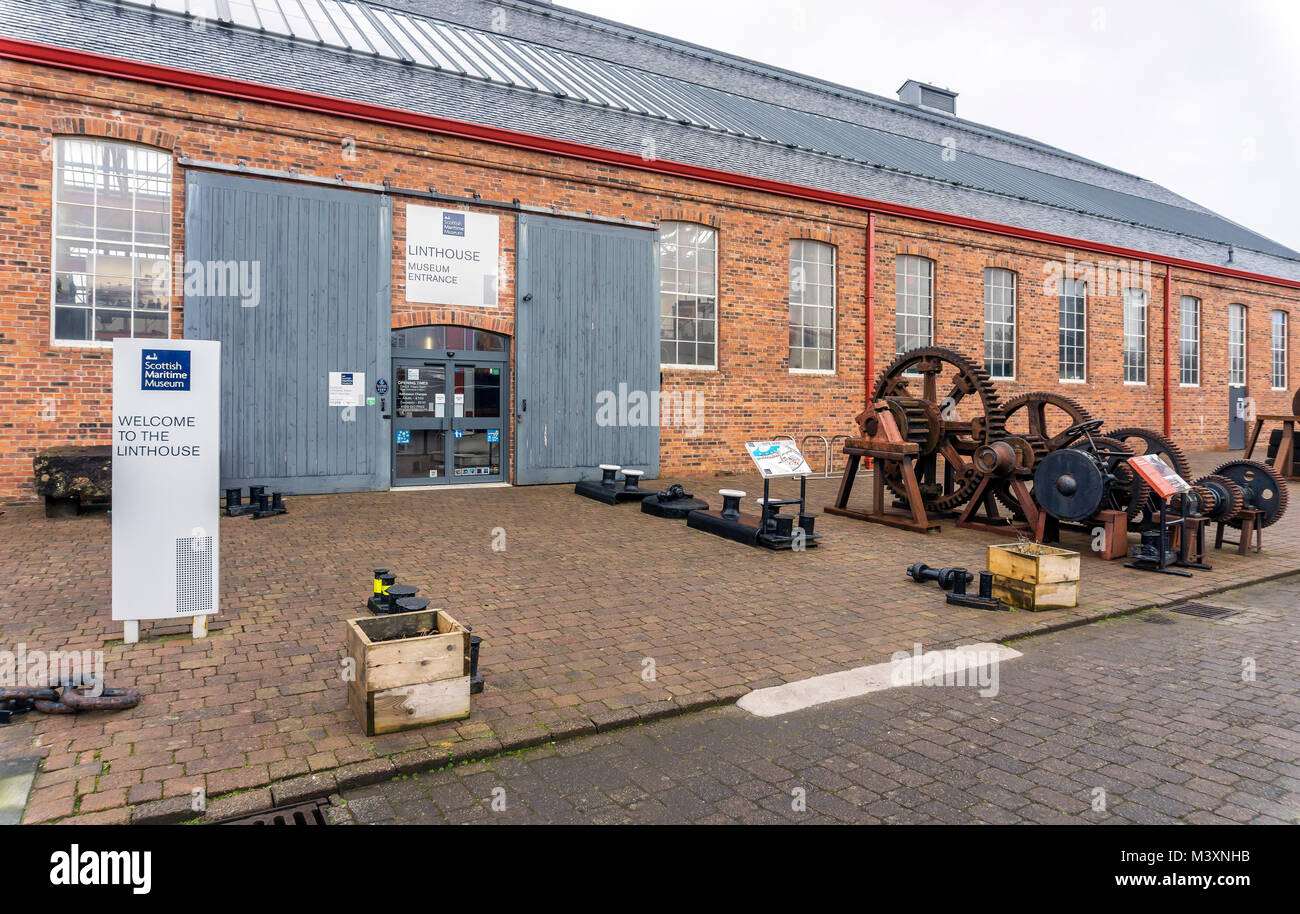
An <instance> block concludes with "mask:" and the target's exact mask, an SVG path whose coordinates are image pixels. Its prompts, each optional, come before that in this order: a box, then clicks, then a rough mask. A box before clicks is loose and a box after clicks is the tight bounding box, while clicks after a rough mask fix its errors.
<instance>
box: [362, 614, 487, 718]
mask: <svg viewBox="0 0 1300 914" xmlns="http://www.w3.org/2000/svg"><path fill="white" fill-rule="evenodd" d="M347 626H348V635H347V651H348V656H349V657H351V658H352V660H353V662H354V663H355V670H356V679H355V680H354V681H352V682H349V683H348V704H349V705H350V706H351V707H352V713H354V714H355V715H356V716H357V720H358V721H360V722H361V726H362V727H364V728H365V731H366V735H367V736H376V735H378V734H380V733H392V732H393V731H394V730H406V729H409V728H411V727H420V726H423V725H425V724H436V723H438V722H439V721H444V720H461V719H463V718H466V717H469V632H468V631H467V630H466V629H465V626H463V625H461V624H460V623H459V622H457V621H456V620H455V619H453V618H452V617H451V616H449V615H447V614H446V613H445V612H443V611H442V610H433V609H427V610H423V611H421V612H413V613H396V614H394V615H391V616H363V617H362V618H360V619H349V620H348V622H347Z"/></svg>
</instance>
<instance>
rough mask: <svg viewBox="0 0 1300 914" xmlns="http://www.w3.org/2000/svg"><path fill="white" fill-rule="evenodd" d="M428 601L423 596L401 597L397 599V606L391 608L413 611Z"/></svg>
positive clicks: (422, 607) (403, 611)
mask: <svg viewBox="0 0 1300 914" xmlns="http://www.w3.org/2000/svg"><path fill="white" fill-rule="evenodd" d="M428 605H429V601H428V600H426V599H425V598H424V597H402V598H401V599H400V600H398V601H397V606H396V608H395V609H394V610H393V611H394V612H399V613H415V612H419V611H420V610H422V609H424V608H426V607H427V606H428Z"/></svg>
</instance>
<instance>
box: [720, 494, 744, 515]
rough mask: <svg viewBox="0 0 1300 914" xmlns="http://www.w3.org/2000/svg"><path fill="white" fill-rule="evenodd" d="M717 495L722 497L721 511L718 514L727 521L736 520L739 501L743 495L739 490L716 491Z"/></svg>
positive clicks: (738, 512) (738, 513)
mask: <svg viewBox="0 0 1300 914" xmlns="http://www.w3.org/2000/svg"><path fill="white" fill-rule="evenodd" d="M718 494H719V495H721V496H722V510H721V511H719V512H718V513H719V514H721V515H722V516H723V517H725V518H726V519H727V520H736V519H738V518H739V517H740V500H741V499H742V498H744V497H745V493H744V492H742V491H740V490H739V489H718Z"/></svg>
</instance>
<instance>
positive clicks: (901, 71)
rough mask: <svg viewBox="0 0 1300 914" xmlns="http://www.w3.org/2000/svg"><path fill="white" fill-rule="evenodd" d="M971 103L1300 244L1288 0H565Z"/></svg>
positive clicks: (1297, 75) (1293, 1) (1295, 28)
mask: <svg viewBox="0 0 1300 914" xmlns="http://www.w3.org/2000/svg"><path fill="white" fill-rule="evenodd" d="M559 5H562V6H569V7H572V8H574V9H581V10H585V11H587V12H590V13H595V14H596V15H599V16H604V17H606V18H608V19H614V20H616V21H619V22H625V23H628V24H631V25H637V26H640V27H642V28H647V29H651V30H653V31H657V32H661V33H664V34H668V35H671V36H673V37H675V38H681V39H685V40H687V41H692V42H695V43H697V44H702V45H705V46H707V47H710V48H717V49H720V50H724V51H729V52H731V53H735V54H741V55H743V56H745V57H749V58H753V59H755V60H759V61H762V62H764V63H769V64H774V65H776V66H780V67H785V68H787V69H790V70H795V71H798V72H801V73H807V74H810V75H812V76H817V77H821V78H823V79H829V80H831V81H833V82H838V83H843V84H845V85H848V86H852V87H854V88H856V89H863V90H865V91H868V92H874V93H876V94H877V95H884V96H888V97H891V98H895V97H897V96H896V92H897V90H898V87H899V86H900V85H902V83H903V81H904V80H906V79H918V80H921V81H922V82H929V83H933V84H935V85H938V86H944V87H946V88H949V89H952V90H954V91H956V92H958V93H960V94H959V95H958V98H957V113H958V114H959V115H960V116H961V117H964V118H967V119H969V120H973V121H976V122H979V123H983V124H989V125H991V126H995V127H998V128H1001V129H1003V130H1010V131H1013V132H1015V133H1020V134H1024V135H1026V136H1029V137H1033V138H1034V139H1036V140H1040V141H1042V142H1045V143H1050V144H1051V145H1053V146H1058V147H1060V148H1062V149H1065V150H1068V151H1069V152H1073V153H1076V154H1078V155H1082V156H1086V157H1087V158H1090V159H1094V160H1096V161H1098V162H1101V163H1103V164H1105V165H1109V166H1111V167H1113V168H1119V169H1121V170H1123V171H1128V172H1132V173H1133V174H1136V175H1140V176H1141V177H1144V178H1148V179H1150V180H1152V181H1155V182H1156V183H1157V184H1162V185H1164V186H1165V187H1167V188H1169V189H1170V190H1172V191H1174V192H1175V193H1178V194H1181V195H1182V196H1184V197H1187V198H1188V199H1190V200H1194V201H1195V202H1197V203H1200V204H1201V205H1203V206H1206V207H1209V208H1210V209H1212V210H1214V211H1215V212H1217V213H1219V214H1220V215H1223V216H1226V217H1227V218H1229V219H1232V220H1235V221H1236V222H1240V223H1241V224H1243V225H1245V226H1247V227H1248V228H1250V229H1253V230H1255V231H1257V232H1259V233H1261V234H1263V235H1266V236H1268V237H1270V238H1272V239H1274V240H1275V241H1279V242H1281V243H1283V244H1285V245H1287V246H1288V247H1291V248H1293V249H1296V250H1300V170H1298V166H1300V156H1298V153H1300V2H1297V0H1242V2H1237V3H1215V2H1206V0H1183V2H1173V0H1167V2H1166V0H1151V2H1125V3H1117V2H1098V0H1078V2H1076V0H1040V2H1033V0H1003V2H983V3H980V2H958V0H946V2H940V0H905V2H900V0H890V2H882V0H802V2H798V0H790V2H779V0H635V2H634V0H560V4H559Z"/></svg>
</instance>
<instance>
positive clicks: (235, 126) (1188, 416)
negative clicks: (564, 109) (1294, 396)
mask: <svg viewBox="0 0 1300 914" xmlns="http://www.w3.org/2000/svg"><path fill="white" fill-rule="evenodd" d="M0 101H3V107H2V108H0V122H2V123H3V128H4V130H5V135H6V137H8V138H9V139H7V142H6V148H5V155H4V156H3V157H0V180H2V181H3V182H4V186H5V187H6V188H8V189H10V191H9V192H8V193H7V194H6V197H5V200H4V202H3V204H0V288H3V289H4V299H3V301H2V302H0V385H3V388H4V390H5V394H6V395H5V397H4V400H3V403H0V429H2V432H0V434H2V435H3V438H2V439H0V440H2V442H3V447H2V448H0V500H5V501H15V500H23V499H27V498H30V497H31V491H32V489H31V460H32V457H33V455H34V454H35V453H36V451H37V450H39V449H41V448H44V447H49V446H52V445H56V444H81V443H106V442H107V441H108V429H109V418H110V417H109V387H110V379H109V372H110V362H111V358H110V352H109V350H107V349H95V348H73V347H62V346H60V347H54V346H51V344H50V299H51V291H50V283H51V279H50V267H51V264H50V254H51V240H50V222H51V185H52V165H51V156H50V150H51V143H52V137H53V136H55V135H56V134H60V133H71V134H77V133H90V134H99V135H108V136H120V137H125V138H129V139H132V140H133V141H138V142H143V143H147V144H151V145H158V146H163V147H165V148H170V149H173V151H174V153H175V154H176V155H177V156H188V157H191V158H194V159H203V160H213V161H220V162H225V163H231V164H237V163H242V164H245V165H248V166H253V167H262V168H271V169H277V170H287V169H290V168H293V169H296V170H297V171H298V172H299V173H303V174H311V175H318V176H326V177H335V176H342V177H344V178H347V179H351V180H358V181H364V182H369V183H374V184H379V183H382V182H384V181H385V180H387V181H388V182H389V183H390V184H391V185H392V186H394V187H404V188H427V187H430V186H432V187H434V188H436V189H437V190H438V191H439V192H441V193H446V194H452V195H465V196H469V195H472V194H473V193H478V194H480V195H481V196H482V197H483V198H485V199H489V200H492V199H495V200H511V199H515V198H517V199H519V200H521V201H522V202H523V203H525V204H529V205H536V206H546V207H550V206H556V207H558V208H560V209H562V210H567V211H574V212H584V211H590V212H592V213H595V214H597V215H600V216H606V217H627V218H629V219H633V220H637V221H654V220H657V219H682V220H688V221H697V222H703V223H710V224H714V225H716V227H717V228H718V232H719V240H718V275H719V298H718V313H719V328H718V357H719V369H718V370H717V371H690V370H667V371H665V372H664V384H663V388H664V392H665V395H671V394H673V393H674V392H676V393H687V394H694V393H695V392H699V393H701V394H702V395H703V397H704V406H705V421H704V429H703V433H702V434H699V435H696V434H694V433H693V430H691V429H683V428H678V427H665V428H664V429H663V430H662V454H661V462H662V468H663V471H664V473H665V474H669V475H671V474H673V473H678V472H681V471H685V470H691V469H697V468H700V467H707V468H709V469H746V468H747V467H748V461H747V459H746V458H745V457H744V456H743V452H742V451H741V444H742V443H743V441H744V440H745V439H746V438H748V437H754V436H757V435H766V434H778V433H789V434H793V435H795V436H796V437H801V436H802V435H803V434H805V433H809V432H821V433H825V434H827V435H829V434H832V433H837V432H847V431H850V430H851V429H852V428H853V425H852V417H853V416H854V415H855V414H856V413H857V412H858V411H859V410H860V409H861V408H862V404H863V398H864V383H865V378H864V371H865V348H864V340H865V327H864V325H865V313H864V312H865V299H866V289H865V282H866V262H865V261H866V223H867V214H866V213H864V212H861V211H857V210H851V209H845V208H840V207H833V206H828V205H822V204H816V203H810V202H803V201H798V200H791V199H787V198H783V197H776V196H772V195H767V194H760V193H755V192H749V191H743V190H737V189H734V188H726V187H718V186H712V185H707V184H701V183H697V182H691V181H687V180H684V179H678V178H673V177H669V176H663V175H656V174H650V173H645V172H633V171H630V170H625V169H620V168H615V167H612V166H607V165H599V164H592V163H585V162H578V161H571V160H566V159H562V158H560V157H556V156H545V155H540V154H536V153H529V152H525V151H519V150H513V149H507V148H501V147H493V146H488V145H485V144H479V143H473V142H470V141H465V140H458V139H453V138H447V137H442V136H435V135H430V134H427V133H422V132H418V131H413V130H406V129H401V128H396V127H387V126H382V125H373V124H368V123H361V122H353V121H349V120H346V119H342V118H332V117H328V116H324V115H319V114H308V113H303V112H297V111H291V110H286V109H281V108H275V107H271V106H267V105H261V104H254V103H246V102H240V101H235V100H230V99H224V98H217V97H210V96H203V95H199V94H196V93H191V92H182V91H178V90H169V89H159V88H156V87H152V86H146V85H142V84H138V83H130V82H123V81H117V80H112V79H109V78H107V77H94V76H87V75H81V74H74V73H66V72H61V71H55V70H51V69H47V68H42V67H37V66H32V65H27V64H13V63H9V62H7V65H6V69H5V71H4V75H3V76H0ZM173 188H174V204H173V216H174V219H173V247H174V251H176V252H179V251H182V250H183V245H184V237H183V218H182V217H183V211H184V170H183V169H182V168H180V167H179V166H178V167H177V168H176V170H175V178H174V181H173ZM393 202H394V206H393V215H394V223H393V247H394V252H393V254H394V256H393V312H394V316H393V323H394V326H412V325H415V324H423V323H443V322H445V323H458V324H467V325H471V326H476V327H482V328H485V329H490V330H494V331H497V332H500V333H506V334H511V333H512V331H513V302H514V294H515V292H514V281H513V279H514V250H515V239H514V223H513V219H511V218H510V214H509V212H507V211H502V210H495V212H496V213H497V214H498V215H500V216H501V217H502V220H501V226H502V234H501V248H502V249H501V256H502V261H503V264H504V268H503V271H502V277H501V286H500V289H501V296H500V302H501V304H500V307H499V308H498V309H495V310H492V309H472V308H437V309H429V308H427V307H426V306H415V305H408V304H407V303H406V302H405V294H404V285H403V276H402V269H403V263H404V258H403V256H402V248H403V244H404V242H405V207H406V204H407V203H422V202H423V203H426V204H428V203H429V201H427V200H426V201H422V200H420V199H418V198H409V197H403V196H395V197H394V201H393ZM475 208H477V209H483V210H484V211H493V210H490V209H488V208H485V207H475ZM801 236H807V237H814V238H818V239H820V240H824V241H827V242H829V243H831V244H834V245H835V246H836V260H837V305H838V309H837V349H838V352H837V366H836V372H835V373H834V374H833V375H808V374H791V373H790V372H789V371H788V352H787V346H788V311H787V307H788V306H787V291H786V290H787V287H788V273H787V271H788V256H789V255H788V242H789V240H790V239H791V238H797V237H801ZM907 251H914V252H917V253H920V254H922V255H923V256H928V257H930V258H931V259H933V260H934V261H935V264H936V279H935V318H936V326H935V342H936V343H937V344H939V345H947V346H951V347H954V348H957V349H960V350H962V351H964V352H966V353H967V354H968V355H970V356H972V357H974V358H977V359H979V358H982V342H981V341H982V337H983V271H984V269H985V267H989V266H999V267H1005V268H1007V269H1011V270H1014V271H1015V272H1016V273H1017V275H1018V292H1019V294H1018V306H1019V315H1018V348H1017V356H1018V367H1017V377H1016V380H1015V381H1014V382H1000V383H999V387H1000V388H1001V390H1002V391H1003V393H1004V396H1005V397H1009V396H1011V395H1013V394H1015V393H1017V392H1020V391H1023V390H1033V389H1049V390H1060V391H1063V392H1065V393H1067V394H1069V395H1071V396H1073V397H1075V398H1076V399H1079V400H1081V401H1083V402H1084V403H1085V404H1086V405H1087V406H1089V407H1090V408H1091V409H1093V410H1094V412H1095V413H1096V414H1097V415H1100V416H1104V417H1105V418H1107V419H1108V420H1109V421H1110V422H1111V424H1113V425H1118V424H1142V425H1147V426H1152V427H1155V428H1159V427H1160V425H1161V398H1162V388H1161V378H1162V367H1161V356H1162V343H1161V336H1160V330H1161V314H1162V309H1163V307H1164V302H1163V267H1153V268H1152V270H1151V280H1152V283H1151V286H1152V287H1151V289H1150V298H1149V302H1150V304H1149V308H1148V353H1149V358H1148V369H1147V373H1148V381H1147V384H1146V385H1145V386H1139V387H1135V386H1126V385H1124V384H1123V381H1122V372H1121V363H1120V358H1121V343H1122V338H1121V326H1122V325H1121V307H1120V297H1119V294H1118V292H1116V293H1115V294H1110V295H1104V294H1092V295H1090V296H1089V357H1088V382H1087V383H1086V384H1081V385H1080V384H1060V383H1059V382H1058V379H1057V368H1056V359H1057V301H1056V297H1055V294H1054V293H1052V294H1048V292H1047V291H1046V290H1045V289H1044V279H1045V276H1046V274H1045V272H1044V264H1046V263H1048V262H1050V261H1057V262H1059V261H1062V260H1064V258H1065V257H1066V256H1067V251H1066V249H1064V248H1061V247H1057V246H1053V245H1044V244H1037V243H1033V242H1027V241H1020V240H1016V239H1010V238H1003V237H1000V236H994V235H989V234H983V233H977V232H972V231H967V230H961V229H954V228H948V227H943V226H937V225H933V224H929V223H923V222H919V221H915V220H907V219H901V218H897V217H892V216H879V217H878V219H877V233H876V273H875V289H874V293H875V302H876V305H875V312H874V319H875V327H876V334H875V341H876V342H875V353H874V360H875V366H876V368H877V370H879V368H880V367H882V366H884V365H885V364H887V363H888V362H889V360H890V359H891V358H892V356H893V351H894V263H895V258H896V257H897V256H898V254H899V253H900V252H907ZM1073 257H1074V260H1075V261H1076V262H1085V261H1088V262H1095V260H1096V258H1095V257H1094V256H1093V255H1090V254H1088V253H1087V252H1083V251H1076V252H1073ZM1182 294H1194V295H1196V296H1197V297H1199V298H1201V300H1202V379H1201V385H1200V387H1199V388H1180V387H1178V386H1176V385H1177V366H1176V364H1175V365H1174V367H1173V377H1174V384H1175V387H1174V389H1173V399H1174V423H1175V434H1176V436H1177V437H1179V439H1180V440H1181V441H1182V442H1183V443H1184V444H1186V445H1187V446H1190V447H1220V446H1224V445H1226V422H1227V402H1226V401H1227V394H1226V376H1227V343H1226V334H1227V308H1228V304H1229V303H1230V302H1240V303H1243V304H1245V305H1246V306H1247V307H1248V309H1249V310H1248V315H1249V342H1248V353H1249V355H1248V358H1249V371H1248V379H1249V383H1250V393H1251V394H1252V395H1253V396H1255V398H1256V400H1257V403H1258V406H1259V409H1260V411H1261V412H1275V411H1285V410H1288V409H1289V402H1290V397H1289V395H1288V394H1286V393H1284V392H1282V393H1279V392H1273V391H1270V390H1268V386H1269V382H1268V368H1269V326H1270V324H1269V321H1270V318H1269V314H1268V312H1269V311H1270V310H1271V309H1274V308H1280V309H1283V310H1288V311H1290V310H1291V309H1292V308H1293V306H1294V305H1295V304H1296V302H1297V300H1300V294H1297V293H1295V292H1293V291H1291V290H1286V289H1281V288H1278V287H1274V286H1268V285H1264V284H1260V283H1251V282H1245V281H1237V280H1228V279H1222V278H1219V277H1214V276H1210V275H1208V274H1198V273H1195V272H1191V271H1183V270H1178V271H1175V272H1174V274H1173V296H1172V297H1173V299H1174V301H1175V303H1176V302H1177V300H1178V297H1179V296H1180V295H1182ZM1177 327H1178V322H1177V312H1176V310H1175V312H1174V314H1173V315H1172V320H1171V331H1172V336H1173V340H1172V342H1171V351H1172V352H1173V353H1174V355H1175V358H1176V354H1177ZM172 332H173V335H175V336H179V335H181V315H180V309H179V303H176V307H175V309H174V311H173V317H172ZM1291 352H1292V355H1291V359H1290V361H1291V363H1292V364H1295V356H1294V353H1295V347H1294V344H1292V346H1291ZM512 439H513V436H512ZM819 459H820V454H816V455H814V462H815V461H816V460H819Z"/></svg>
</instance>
